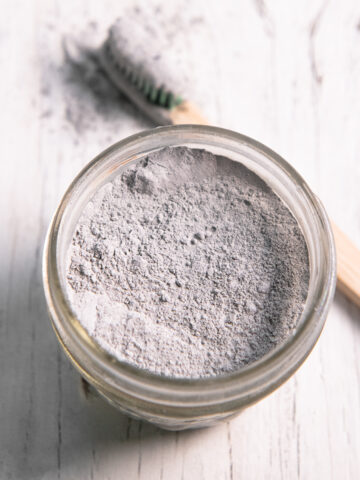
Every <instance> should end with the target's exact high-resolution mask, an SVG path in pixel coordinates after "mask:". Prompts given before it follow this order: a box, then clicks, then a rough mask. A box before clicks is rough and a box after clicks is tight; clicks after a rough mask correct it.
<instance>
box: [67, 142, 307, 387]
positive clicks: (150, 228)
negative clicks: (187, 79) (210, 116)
mask: <svg viewBox="0 0 360 480" xmlns="http://www.w3.org/2000/svg"><path fill="white" fill-rule="evenodd" d="M67 280H68V295H69V299H70V302H71V304H72V307H73V310H74V312H75V313H76V315H77V316H78V318H79V320H80V322H81V323H82V324H83V326H84V327H85V328H86V330H87V331H88V332H89V334H90V335H91V336H92V337H93V338H94V339H95V340H96V341H97V342H98V343H99V344H100V345H101V346H102V347H103V348H104V349H105V350H107V351H108V352H109V353H111V354H112V355H114V356H115V357H117V358H118V359H120V360H122V361H125V362H128V363H130V364H132V365H134V366H136V367H139V368H141V369H145V370H147V371H150V372H153V373H157V374H161V375H166V376H170V377H185V378H196V377H209V376H214V375H218V374H222V373H229V372H234V371H236V370H238V369H239V368H241V367H242V366H244V365H247V364H249V363H251V362H253V361H255V360H257V359H259V358H260V357H262V356H263V355H264V354H266V353H267V352H268V351H269V350H271V349H272V348H274V347H275V346H276V345H278V344H279V343H281V342H283V341H284V340H285V339H286V338H287V337H288V336H289V335H290V334H291V333H292V332H293V331H294V329H295V327H296V325H297V322H298V320H299V317H300V315H301V312H302V310H303V305H304V301H305V299H306V296H307V290H308V282H309V262H308V253H307V247H306V243H305V240H304V237H303V235H302V233H301V230H300V228H299V225H298V224H297V221H296V220H295V218H294V217H293V216H292V214H291V213H290V211H289V210H288V208H287V207H286V206H285V205H284V203H283V202H282V201H281V200H280V199H279V198H278V197H277V196H276V195H275V193H274V192H273V191H272V190H271V189H270V187H268V186H267V185H266V184H265V183H264V182H263V180H261V179H260V178H259V177H258V176H257V175H256V174H254V173H253V172H251V171H250V170H248V169H247V168H246V167H245V166H243V165H242V164H240V163H237V162H234V161H231V160H229V159H227V158H224V157H220V156H215V155H213V154H212V153H210V152H207V151H204V150H197V149H188V148H185V147H177V148H164V149H162V150H159V151H157V152H155V153H153V154H151V155H149V156H148V157H146V158H144V159H142V160H141V161H139V162H137V163H136V164H135V165H134V166H131V167H129V168H128V169H127V170H125V171H123V173H121V174H119V175H118V176H117V177H116V178H115V180H114V181H113V182H111V183H108V184H106V185H105V186H103V187H102V188H101V189H100V190H99V191H98V192H97V193H96V195H95V196H94V197H93V198H92V200H91V201H90V202H89V204H88V205H87V207H86V208H85V210H84V212H83V214H82V216H81V218H80V220H79V221H78V224H77V226H76V229H75V233H74V237H73V242H72V245H71V246H70V249H69V259H68V272H67Z"/></svg>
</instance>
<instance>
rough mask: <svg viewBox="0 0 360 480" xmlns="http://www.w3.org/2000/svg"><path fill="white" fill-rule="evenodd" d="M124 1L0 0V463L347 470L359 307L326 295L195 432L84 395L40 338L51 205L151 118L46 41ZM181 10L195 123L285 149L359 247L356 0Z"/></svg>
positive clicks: (234, 475) (355, 406) (359, 446)
mask: <svg viewBox="0 0 360 480" xmlns="http://www.w3.org/2000/svg"><path fill="white" fill-rule="evenodd" d="M131 3H132V2H130V1H129V0H127V1H119V0H111V1H110V0H102V1H98V0H91V1H89V0H82V1H80V0H71V1H70V0H68V1H65V0H64V1H60V0H58V1H55V0H46V1H45V0H43V1H40V0H39V1H35V0H32V1H30V0H23V1H21V0H3V1H2V3H1V15H0V72H1V74H0V86H1V90H0V92H1V101H0V102H1V103H0V158H1V174H0V478H1V479H12V478H13V479H45V478H46V479H62V478H63V479H74V480H82V479H92V478H95V479H96V478H99V479H104V480H105V479H107V480H110V479H137V478H139V479H146V480H151V479H161V478H163V479H185V480H186V479H206V480H211V479H214V480H215V479H216V480H218V479H263V478H266V479H275V480H278V479H286V480H288V479H296V478H301V479H341V480H346V479H357V478H360V458H359V455H360V311H359V309H357V308H356V307H354V306H353V305H351V304H350V303H349V302H348V301H347V300H346V299H345V298H344V297H343V296H342V295H340V294H337V295H336V297H335V301H334V304H333V306H332V308H331V312H330V315H329V317H328V321H327V324H326V326H325V329H324V332H323V334H322V336H321V338H320V340H319V342H318V344H317V346H316V347H315V349H314V351H313V353H312V354H311V355H310V357H309V358H308V360H307V361H306V362H305V364H304V365H303V366H302V367H301V368H300V370H299V371H298V372H297V373H296V375H294V376H293V377H292V378H291V379H290V380H289V381H288V382H287V383H286V384H285V385H284V386H282V387H281V388H280V389H279V390H278V391H276V392H275V393H274V394H272V395H271V396H270V397H269V398H267V399H265V400H263V401H262V402H260V403H259V404H258V405H256V406H254V407H252V408H250V409H248V410H247V411H245V412H244V413H243V414H242V415H241V416H240V417H237V418H236V419H234V420H232V421H231V422H229V423H225V424H222V425H219V426H218V427H215V428H211V429H207V430H201V431H192V432H182V433H171V432H164V431H160V430H158V429H156V428H154V427H152V426H150V425H147V424H143V423H139V422H137V421H134V420H129V419H127V418H126V417H124V416H122V415H121V414H119V413H118V412H116V411H115V410H113V409H112V408H111V407H109V406H107V405H106V404H105V403H104V402H103V401H101V400H99V399H98V398H97V397H96V396H94V395H92V394H90V395H88V396H86V395H85V394H84V391H83V390H82V388H81V383H80V378H79V376H78V374H77V373H76V372H75V371H74V369H73V368H72V367H71V366H70V364H69V362H68V361H67V360H66V359H65V357H64V355H63V353H62V352H61V351H60V349H59V347H58V345H57V341H56V338H55V335H54V333H53V332H52V330H51V328H50V324H49V321H48V318H47V313H46V306H45V301H44V297H43V292H42V285H41V251H42V245H43V240H44V236H45V232H46V228H47V226H48V223H49V220H50V217H51V214H52V213H53V211H54V209H55V207H56V205H57V203H58V202H59V200H60V198H61V196H62V194H63V192H64V190H65V188H66V187H67V185H68V184H69V182H70V181H71V179H72V178H73V177H74V175H75V174H76V173H77V172H78V171H79V170H80V168H81V167H83V166H84V165H85V164H86V163H87V162H88V161H89V160H90V159H91V158H92V157H93V156H94V155H95V154H97V153H99V152H100V151H101V150H102V149H104V148H105V147H107V146H108V145H109V144H111V143H113V142H114V141H116V140H119V139H121V138H123V137H124V136H127V135H128V134H131V133H135V132H137V131H139V130H141V129H144V128H149V127H150V126H151V123H149V122H148V121H147V120H145V119H144V118H143V117H142V116H141V114H139V113H138V112H136V110H135V109H134V108H133V106H132V105H130V104H129V103H128V102H127V101H126V100H125V99H124V98H123V97H122V96H121V95H120V94H118V93H117V92H116V91H115V90H114V89H113V88H111V86H110V85H107V84H106V82H105V81H104V83H103V84H102V85H100V87H99V86H98V85H95V84H94V81H93V78H92V74H89V72H85V74H84V75H82V73H81V72H79V71H78V70H77V69H76V68H75V67H74V66H71V65H70V64H69V62H67V61H66V59H65V57H64V52H63V49H62V38H63V35H64V34H69V33H72V34H73V35H75V36H80V37H81V36H83V35H85V34H86V35H89V34H91V35H93V37H94V38H95V37H96V36H99V37H101V35H104V32H105V31H106V28H107V27H108V25H109V24H110V23H111V22H112V21H113V20H114V19H115V18H116V16H118V15H121V14H122V13H123V12H124V11H125V7H126V5H128V4H131ZM147 3H149V2H147ZM169 3H170V4H171V5H172V8H174V9H175V14H176V9H180V10H187V9H188V8H190V4H191V2H186V1H182V2H181V1H180V2H179V1H176V2H165V1H164V2H160V1H158V2H155V1H152V2H151V4H154V5H158V4H161V5H163V8H164V9H166V8H168V7H167V4H169ZM191 8H192V10H194V11H195V14H194V15H195V16H196V18H201V19H202V20H200V21H201V22H204V25H205V27H204V28H205V30H206V32H207V39H206V41H207V42H208V43H209V49H208V57H203V58H194V57H191V55H192V48H191V45H190V46H189V45H188V46H187V49H188V54H189V58H190V59H191V60H192V64H193V65H194V68H192V69H191V72H190V74H191V75H194V82H196V84H197V85H200V84H201V82H206V81H207V80H206V77H207V76H208V77H209V72H210V70H209V68H210V67H209V65H210V66H211V72H212V73H211V82H212V83H211V85H213V92H212V95H210V96H209V97H210V98H204V96H201V95H200V94H199V95H198V96H197V98H193V99H192V100H194V102H196V103H198V104H199V105H201V106H202V109H203V111H204V114H205V115H206V116H207V117H208V118H209V120H210V122H211V123H213V124H216V125H219V126H223V127H227V128H231V129H234V130H237V131H240V132H242V133H244V134H247V135H250V136H252V137H254V138H256V139H257V140H259V141H261V142H263V143H265V144H267V145H268V146H270V147H271V148H273V149H274V150H275V151H277V152H278V153H280V154H281V155H282V156H283V157H285V158H286V159H287V160H288V161H289V162H291V163H292V164H293V165H294V166H295V168H297V169H298V170H299V171H300V173H302V174H303V176H304V177H305V178H306V179H307V181H308V182H309V184H310V185H311V186H312V188H313V189H314V191H315V192H316V193H317V194H318V195H319V196H320V198H321V199H322V200H323V202H324V204H325V206H326V208H327V210H328V212H329V214H330V215H331V217H332V218H333V219H334V220H335V221H336V222H337V223H338V224H339V225H340V226H341V227H342V228H343V230H344V231H345V232H346V233H347V234H349V236H351V238H352V239H353V240H354V241H355V242H356V243H357V245H358V246H360V197H359V185H360V135H359V130H360V3H359V2H358V0H342V1H341V2H340V1H337V0H333V1H325V2H322V1H318V0H316V1H315V0H308V1H306V0H298V1H296V2H292V1H288V0H272V1H266V2H265V1H262V0H253V1H250V0H243V1H241V2H240V1H235V0H234V1H230V0H222V1H221V2H217V1H205V0H204V1H203V2H202V1H196V0H194V1H193V2H192V7H191ZM157 15H158V16H156V15H155V14H154V16H153V17H151V18H149V22H157V21H158V18H161V15H162V13H161V12H160V13H158V14H157ZM197 21H199V20H197ZM90 22H91V23H90ZM174 28H176V23H174ZM204 85H205V83H204ZM208 85H209V84H208V83H207V86H208ZM205 91H206V92H207V91H208V89H206V88H205V87H204V92H205ZM200 92H201V89H200ZM206 95H207V94H206Z"/></svg>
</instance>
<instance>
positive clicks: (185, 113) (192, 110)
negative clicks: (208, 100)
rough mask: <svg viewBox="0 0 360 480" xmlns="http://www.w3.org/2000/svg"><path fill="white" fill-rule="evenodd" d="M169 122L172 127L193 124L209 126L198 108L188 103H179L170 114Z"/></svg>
mask: <svg viewBox="0 0 360 480" xmlns="http://www.w3.org/2000/svg"><path fill="white" fill-rule="evenodd" d="M170 121H171V123H172V124H173V125H181V124H184V123H194V124H196V125H209V122H208V121H207V120H206V119H205V118H204V117H203V116H202V114H201V113H200V111H199V110H198V108H197V107H196V106H195V105H193V104H192V103H190V102H188V101H184V102H181V103H180V105H177V106H176V107H175V108H173V109H172V110H171V112H170Z"/></svg>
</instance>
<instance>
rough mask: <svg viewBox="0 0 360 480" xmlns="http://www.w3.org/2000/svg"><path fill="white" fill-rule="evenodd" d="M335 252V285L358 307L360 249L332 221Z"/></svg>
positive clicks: (359, 300)
mask: <svg viewBox="0 0 360 480" xmlns="http://www.w3.org/2000/svg"><path fill="white" fill-rule="evenodd" d="M332 230H333V233H334V238H335V246H336V253H337V287H338V289H339V290H340V292H342V293H343V294H344V295H346V296H347V297H348V298H349V299H350V300H351V301H353V302H354V303H355V304H356V305H357V306H358V307H360V250H359V249H358V248H357V247H356V246H355V245H354V244H353V242H352V241H351V240H350V238H348V237H347V236H346V235H345V233H343V232H342V231H341V230H340V228H339V227H337V226H336V225H335V224H334V223H332Z"/></svg>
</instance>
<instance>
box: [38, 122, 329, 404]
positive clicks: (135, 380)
mask: <svg viewBox="0 0 360 480" xmlns="http://www.w3.org/2000/svg"><path fill="white" fill-rule="evenodd" d="M172 134H175V135H176V136H177V137H178V138H179V143H178V144H179V145H180V144H181V138H183V142H182V143H183V144H185V143H186V139H189V137H191V136H193V137H196V138H200V139H202V140H204V141H206V140H207V137H208V138H210V137H214V138H216V139H219V140H222V141H230V140H231V141H232V142H235V143H236V142H238V143H240V144H241V145H243V146H246V147H248V148H250V150H252V151H256V152H257V153H258V154H261V155H263V156H264V157H266V158H267V160H269V161H271V162H272V163H273V164H274V165H276V167H277V168H278V169H281V170H282V171H283V172H284V173H285V174H286V175H287V176H288V177H289V179H291V180H292V182H293V183H294V184H295V185H296V187H297V188H298V189H300V190H301V191H302V194H303V195H304V197H306V199H307V201H308V202H309V204H310V205H311V206H312V208H313V212H314V214H315V215H314V218H313V220H314V221H315V223H316V227H317V229H318V232H319V235H320V236H321V241H320V242H319V248H320V256H321V259H320V262H319V269H320V270H319V272H318V277H317V284H316V285H315V287H314V291H313V294H312V295H311V296H308V298H307V300H306V302H305V306H304V310H303V312H302V315H301V317H300V319H299V321H298V326H297V328H296V329H295V332H294V334H293V335H291V336H289V337H288V338H287V339H286V340H285V341H284V342H282V343H281V344H280V345H278V346H277V347H275V348H273V349H272V350H270V351H269V352H268V353H267V354H266V355H264V356H263V357H261V358H259V359H258V360H256V361H254V362H252V363H251V364H249V365H246V366H244V367H242V368H241V369H239V370H237V371H235V372H231V373H227V374H222V375H218V376H215V377H205V378H173V377H165V376H162V375H158V374H155V373H151V372H147V371H145V370H142V369H140V368H137V367H135V366H132V365H130V364H127V363H126V362H123V361H120V360H118V359H116V358H115V357H114V356H112V355H111V354H109V353H107V352H106V351H105V350H104V349H102V347H100V346H99V345H98V344H97V343H96V342H95V341H94V340H93V339H92V338H91V336H90V335H89V334H88V333H87V331H86V330H85V328H84V327H83V326H82V325H81V323H80V321H79V320H78V319H77V318H76V316H75V315H74V313H73V311H72V309H71V306H70V304H69V301H68V298H67V295H66V294H65V292H64V289H63V288H62V286H61V285H62V283H61V278H60V276H61V275H60V270H59V258H58V252H59V249H58V244H59V241H60V239H61V238H60V237H61V235H62V228H61V227H62V222H63V218H64V212H65V211H66V208H67V207H68V205H69V202H70V200H71V199H73V197H74V196H76V194H77V192H78V188H79V184H81V183H82V182H86V178H87V177H88V175H89V174H90V173H94V171H96V170H97V169H98V168H99V165H101V164H104V162H106V161H107V160H108V159H109V158H110V157H111V156H113V155H114V154H116V153H117V152H119V151H122V150H124V149H126V148H129V147H135V148H136V145H139V144H141V143H142V142H143V143H144V142H146V141H150V140H154V139H155V140H158V141H159V143H161V141H160V140H161V139H164V138H166V137H169V135H172ZM190 140H191V139H190ZM160 148H161V145H160ZM225 148H226V146H225ZM131 160H132V158H130V159H128V161H127V162H123V163H121V164H120V165H124V164H125V163H128V162H129V161H131ZM120 165H118V167H119V166H120ZM118 167H117V168H118ZM43 283H44V291H45V296H46V300H47V304H48V309H49V312H50V314H51V317H52V320H53V326H54V329H55V332H56V333H57V336H58V338H59V340H60V341H61V343H62V344H63V347H64V349H65V351H66V352H67V353H68V355H69V356H70V358H71V359H72V360H73V361H74V362H75V363H76V364H77V366H78V368H80V370H81V371H82V373H83V374H84V375H85V376H89V372H87V371H86V367H85V366H84V365H82V364H81V362H79V361H78V359H77V355H76V354H75V353H74V351H72V349H71V348H70V347H69V345H67V343H66V342H65V341H64V339H63V338H62V337H63V333H62V332H63V331H66V336H67V338H69V339H71V342H73V345H76V348H79V349H81V351H82V352H85V354H86V355H88V357H89V360H90V359H91V362H92V365H96V367H97V368H98V370H97V371H103V372H106V374H104V376H103V378H102V379H101V378H100V377H99V378H98V381H99V382H105V383H106V384H107V385H106V386H107V388H109V390H111V389H116V385H121V387H122V388H124V390H125V391H127V392H128V393H131V394H132V395H135V396H138V397H139V398H142V399H147V400H149V401H152V402H154V403H159V404H161V403H165V404H167V405H168V404H169V403H170V404H173V405H178V404H182V405H184V403H185V404H191V405H194V402H195V403H198V404H199V405H200V404H201V405H202V404H204V402H205V403H207V404H208V403H219V402H220V403H221V402H225V401H226V402H229V401H232V400H236V399H238V398H240V397H242V398H245V397H248V398H250V397H251V398H254V399H256V389H257V387H258V385H259V384H262V385H263V386H264V387H265V390H266V388H267V387H266V385H268V391H269V392H270V391H272V390H273V389H274V388H276V386H278V385H280V384H281V383H283V381H285V380H286V379H287V378H288V377H289V376H290V375H291V374H292V373H293V372H294V371H295V370H296V369H297V368H298V367H299V366H300V364H301V363H302V362H303V361H304V360H305V358H306V357H307V356H308V354H309V353H310V351H311V349H312V347H313V346H314V345H315V343H316V341H317V339H318V337H319V335H320V333H321V330H322V327H323V324H324V322H325V318H326V313H327V311H328V308H329V306H330V303H331V300H332V297H333V295H334V290H335V284H336V258H335V247H334V240H333V235H332V231H331V226H330V222H329V220H328V217H327V214H326V212H325V210H324V207H323V206H322V204H321V202H320V201H319V199H318V198H317V197H316V196H315V195H314V194H313V193H312V191H311V190H310V188H309V187H308V185H307V183H306V182H305V181H304V180H303V178H302V177H301V176H300V175H299V173H298V172H297V171H296V170H295V169H294V168H293V167H292V166H291V165H289V164H288V163H287V162H286V161H285V160H284V159H283V158H282V157H280V156H279V155H278V154H276V153H275V152H274V151H272V150H271V149H270V148H268V147H266V146H265V145H263V144H261V143H260V142H257V141H256V140H253V139H252V138H250V137H247V136H245V135H242V134H240V133H237V132H234V131H231V130H227V129H222V128H218V127H213V126H200V125H177V126H166V127H157V128H154V129H151V130H146V131H143V132H140V133H137V134H135V135H132V136H130V137H127V138H126V139H124V140H121V141H119V142H117V143H115V144H114V145H112V146H110V147H109V148H108V149H106V150H105V151H103V152H102V153H100V154H99V155H98V156H97V157H95V158H94V159H93V160H92V161H91V162H89V163H88V164H87V165H86V166H85V167H84V168H83V169H82V170H81V172H80V173H79V174H78V175H77V176H76V177H75V179H74V180H73V182H72V183H71V184H70V186H69V188H68V189H67V191H66V193H65V194H64V196H63V198H62V200H61V202H60V204H59V206H58V208H57V210H56V212H55V214H54V217H53V219H52V221H51V224H50V227H49V230H48V233H47V237H46V241H45V246H44V256H43ZM305 343H306V344H307V348H306V351H305V352H304V344H305ZM289 363H290V364H291V365H289ZM285 365H287V367H285ZM284 368H285V369H286V368H287V372H286V375H285V376H284ZM95 377H96V375H95ZM285 377H286V378H285ZM105 378H106V379H107V380H106V381H105V380H104V379H105ZM95 381H96V378H95ZM252 396H253V397H252Z"/></svg>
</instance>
